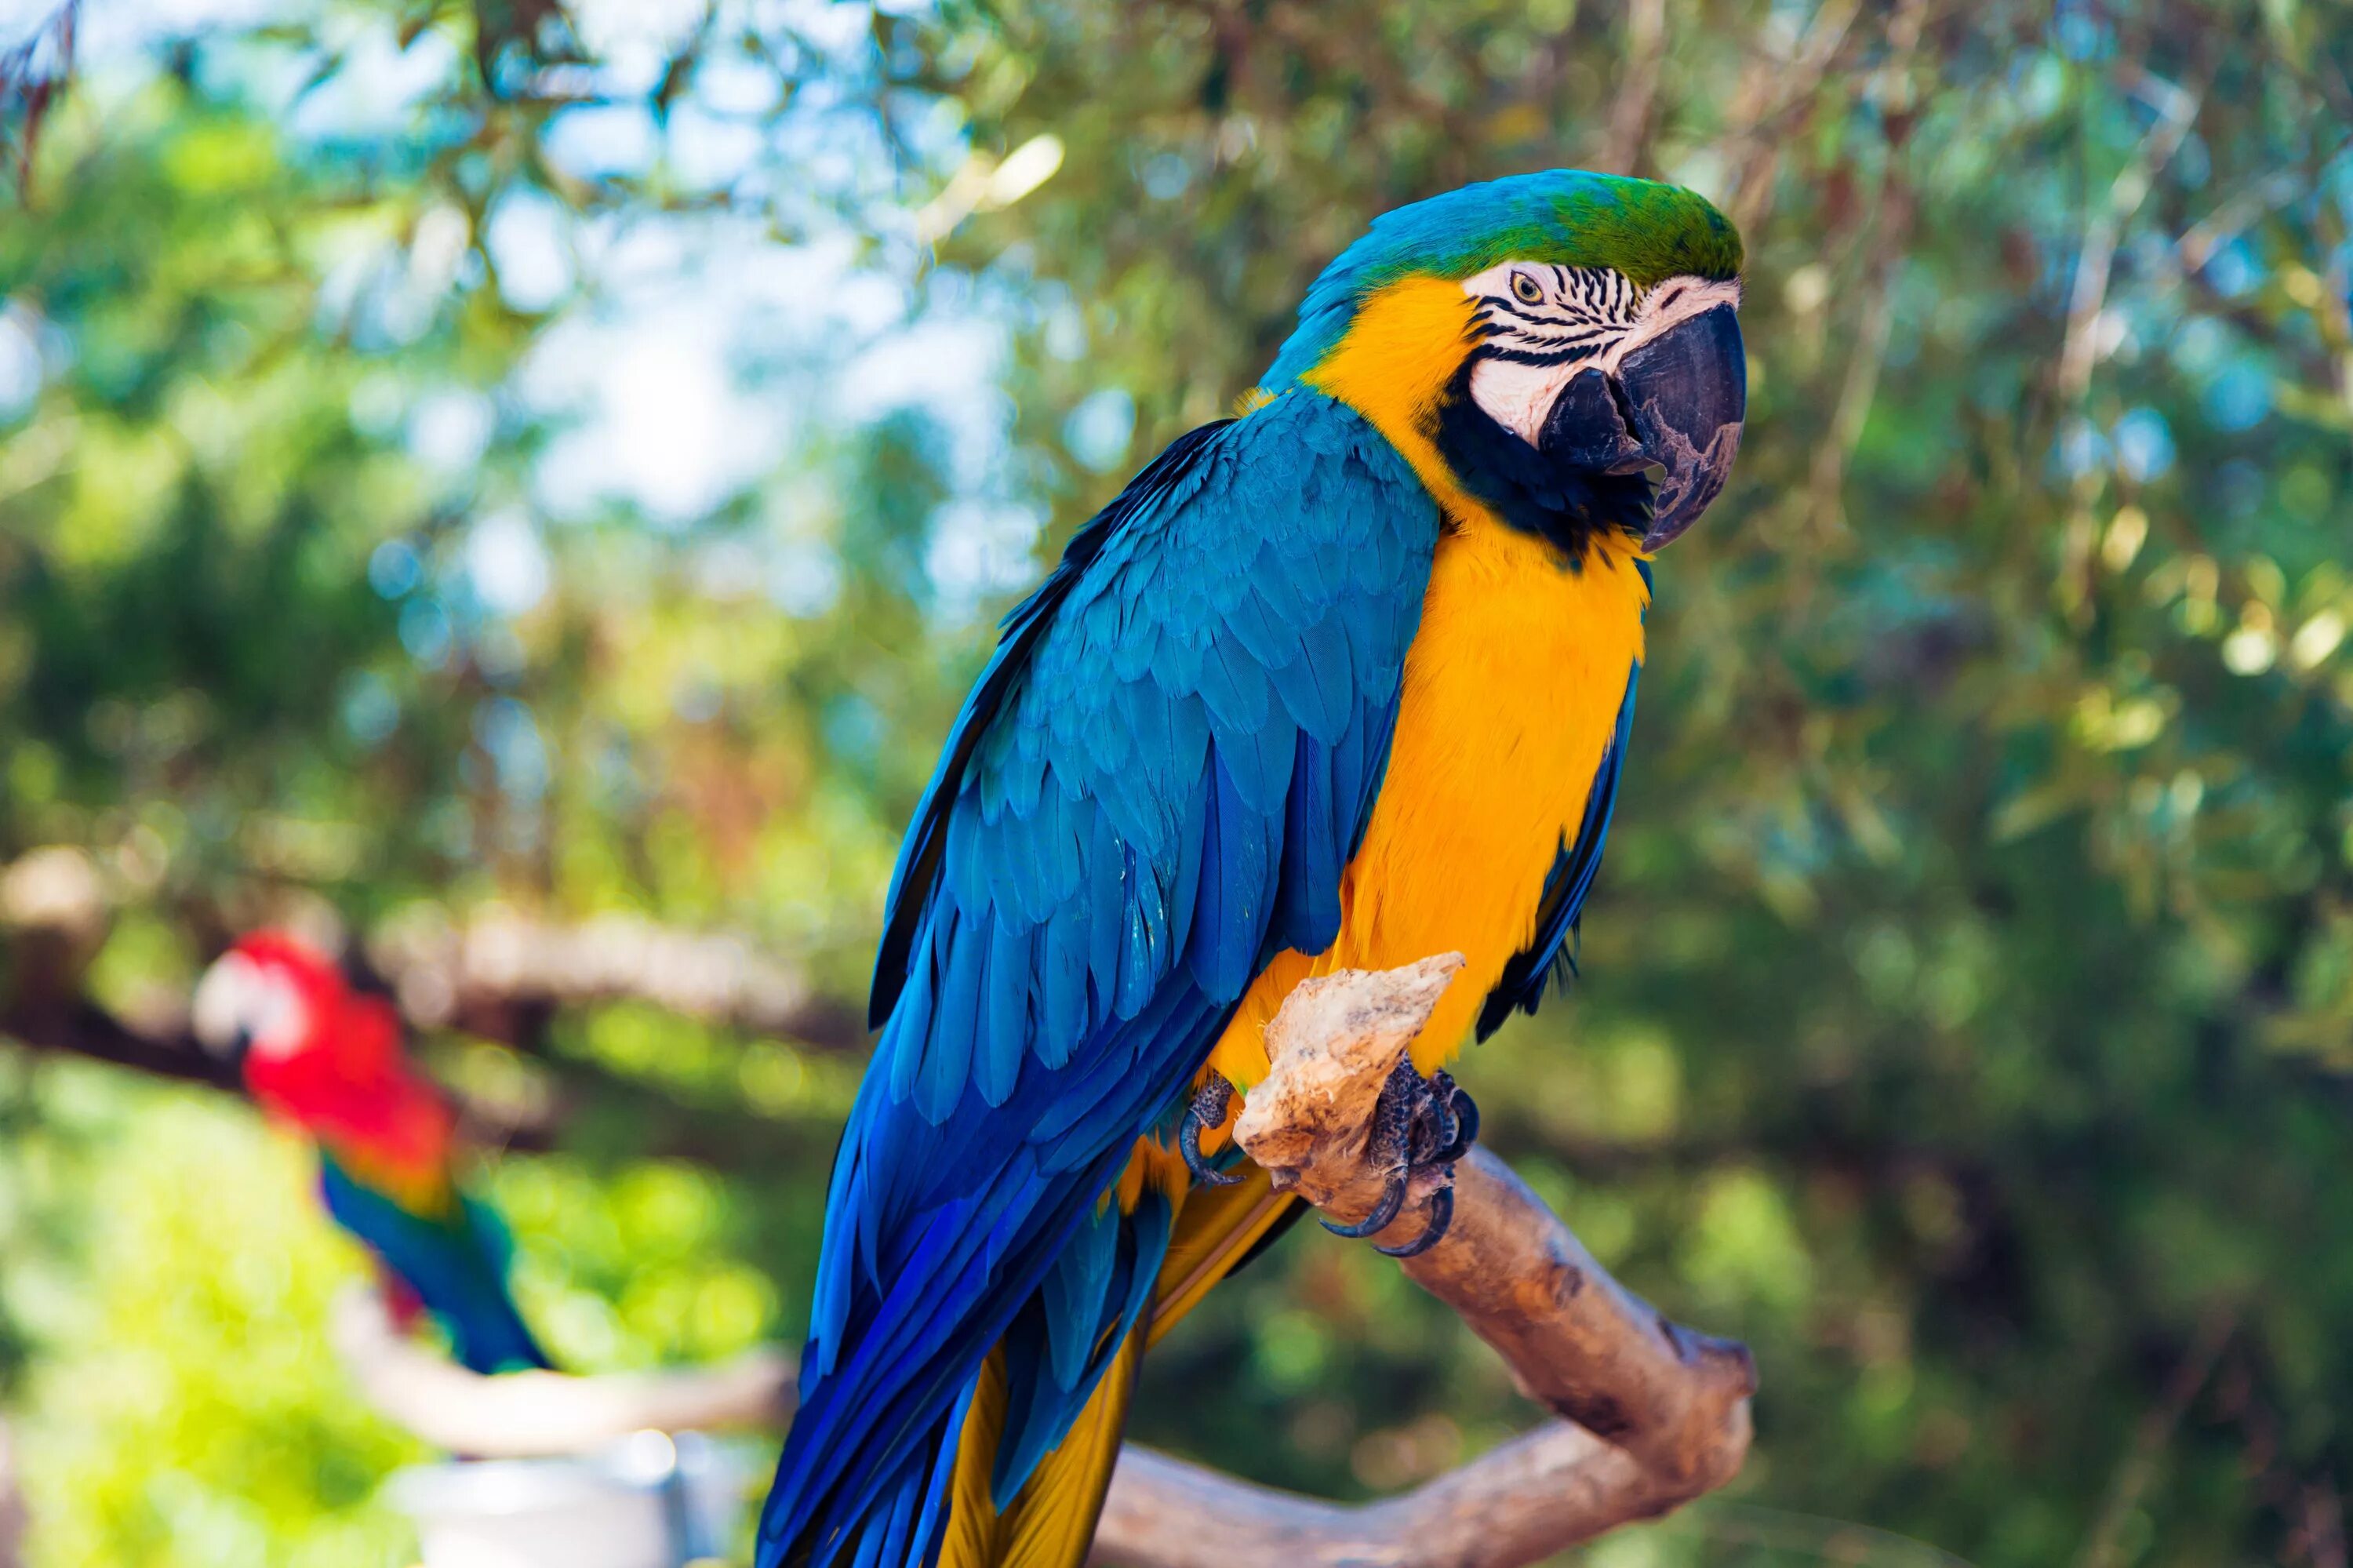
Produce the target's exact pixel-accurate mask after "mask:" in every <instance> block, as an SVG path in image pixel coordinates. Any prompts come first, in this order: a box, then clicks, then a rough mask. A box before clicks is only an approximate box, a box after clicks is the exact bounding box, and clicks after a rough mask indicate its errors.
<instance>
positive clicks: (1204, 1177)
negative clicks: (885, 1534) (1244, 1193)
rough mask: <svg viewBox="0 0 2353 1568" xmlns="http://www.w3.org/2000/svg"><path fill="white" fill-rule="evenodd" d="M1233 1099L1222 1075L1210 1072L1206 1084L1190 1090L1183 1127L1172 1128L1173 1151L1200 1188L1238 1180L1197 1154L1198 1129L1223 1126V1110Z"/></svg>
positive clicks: (1198, 1143)
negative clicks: (1178, 1155)
mask: <svg viewBox="0 0 2353 1568" xmlns="http://www.w3.org/2000/svg"><path fill="white" fill-rule="evenodd" d="M1233 1099H1234V1086H1233V1085H1231V1084H1229V1083H1228V1082H1226V1076H1225V1075H1224V1074H1223V1073H1215V1072H1213V1073H1211V1074H1210V1075H1209V1081H1208V1083H1205V1084H1203V1085H1202V1086H1200V1087H1199V1088H1198V1089H1196V1090H1194V1091H1193V1103H1192V1104H1191V1105H1190V1106H1188V1107H1186V1110H1185V1125H1184V1126H1182V1127H1180V1128H1177V1129H1176V1151H1177V1152H1178V1153H1179V1154H1182V1155H1183V1156H1184V1157H1185V1169H1186V1170H1187V1171H1191V1172H1192V1173H1193V1180H1194V1181H1198V1182H1199V1183H1200V1184H1201V1185H1203V1186H1204V1187H1230V1186H1232V1185H1233V1184H1234V1183H1235V1182H1237V1181H1240V1180H1241V1178H1240V1177H1239V1176H1229V1175H1228V1174H1227V1173H1226V1172H1224V1171H1220V1170H1219V1169H1218V1168H1217V1167H1216V1166H1214V1165H1212V1164H1210V1163H1209V1161H1208V1157H1207V1156H1205V1155H1203V1154H1202V1152H1201V1129H1202V1128H1206V1127H1223V1126H1225V1125H1226V1109H1227V1107H1229V1106H1230V1105H1232V1104H1233Z"/></svg>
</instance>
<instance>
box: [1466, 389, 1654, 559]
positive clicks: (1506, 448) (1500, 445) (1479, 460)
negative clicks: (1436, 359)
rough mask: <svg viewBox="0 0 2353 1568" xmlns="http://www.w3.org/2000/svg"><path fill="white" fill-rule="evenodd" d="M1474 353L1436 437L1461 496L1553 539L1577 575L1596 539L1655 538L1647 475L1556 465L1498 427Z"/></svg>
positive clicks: (1529, 531)
mask: <svg viewBox="0 0 2353 1568" xmlns="http://www.w3.org/2000/svg"><path fill="white" fill-rule="evenodd" d="M1478 362H1479V355H1477V354H1476V353H1475V352H1474V353H1473V354H1472V355H1471V356H1470V357H1469V358H1467V359H1465V360H1464V361H1463V362H1462V368H1461V369H1460V370H1458V371H1456V372H1455V373H1454V379H1453V381H1452V382H1451V383H1450V384H1449V385H1448V386H1447V388H1446V396H1445V397H1444V399H1443V400H1442V401H1441V402H1440V404H1439V408H1438V427H1437V429H1434V430H1432V431H1431V432H1430V436H1431V439H1432V440H1435V441H1436V442H1437V444H1438V453H1439V455H1440V457H1442V458H1444V459H1445V460H1446V466H1447V467H1448V468H1450V469H1451V470H1452V471H1453V472H1454V477H1455V478H1456V479H1458V480H1460V481H1461V483H1462V488H1463V489H1465V490H1467V491H1469V492H1470V493H1472V494H1473V495H1475V496H1477V497H1478V498H1479V499H1480V500H1482V501H1483V502H1485V503H1487V504H1488V505H1489V506H1491V507H1493V508H1494V511H1495V514H1496V515H1497V516H1499V517H1501V518H1502V519H1503V520H1504V522H1505V523H1506V524H1510V525H1511V526H1512V527H1514V528H1517V529H1519V530H1520V531H1521V532H1522V533H1525V534H1534V535H1537V536H1538V537H1540V538H1545V539H1549V540H1551V541H1552V542H1553V544H1554V545H1556V546H1558V547H1559V549H1560V552H1561V554H1562V555H1563V556H1566V557H1567V561H1568V565H1569V568H1570V569H1571V570H1573V571H1582V570H1584V569H1585V557H1586V554H1587V552H1588V550H1590V549H1591V548H1592V546H1593V540H1594V538H1595V536H1596V535H1599V534H1600V533H1601V532H1602V531H1603V530H1604V529H1609V528H1615V529H1617V530H1619V531H1620V532H1621V533H1625V534H1630V535H1633V536H1634V537H1635V538H1637V539H1640V538H1641V536H1642V535H1644V534H1645V533H1648V532H1649V531H1650V526H1651V477H1650V475H1649V474H1647V473H1622V474H1621V473H1599V472H1590V471H1584V470H1580V469H1573V468H1570V467H1568V466H1567V465H1566V464H1563V463H1558V462H1555V461H1552V460H1551V459H1548V458H1546V456H1545V455H1544V454H1543V453H1542V452H1539V451H1538V450H1536V449H1535V448H1534V447H1532V446H1530V445H1528V443H1527V442H1525V441H1524V440H1521V439H1520V438H1519V437H1518V436H1516V435H1514V434H1513V433H1512V432H1511V431H1510V430H1507V429H1504V427H1503V426H1502V425H1499V424H1497V423H1496V422H1495V420H1494V418H1493V416H1492V415H1490V414H1489V413H1488V412H1487V410H1486V409H1484V408H1481V407H1479V400H1478V399H1477V398H1475V397H1472V396H1471V370H1472V366H1475V365H1477V364H1478Z"/></svg>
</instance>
